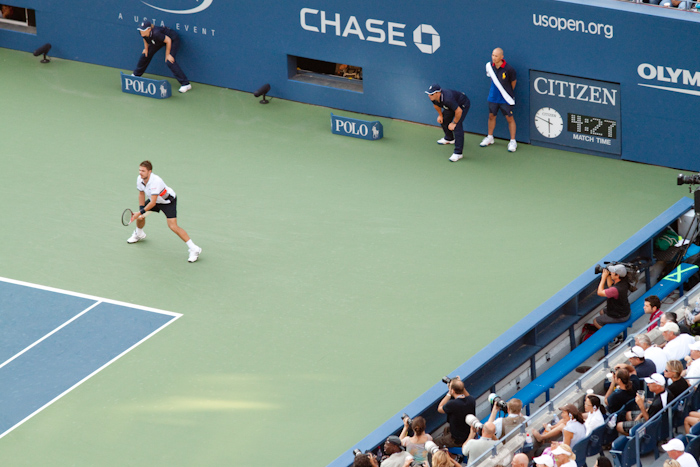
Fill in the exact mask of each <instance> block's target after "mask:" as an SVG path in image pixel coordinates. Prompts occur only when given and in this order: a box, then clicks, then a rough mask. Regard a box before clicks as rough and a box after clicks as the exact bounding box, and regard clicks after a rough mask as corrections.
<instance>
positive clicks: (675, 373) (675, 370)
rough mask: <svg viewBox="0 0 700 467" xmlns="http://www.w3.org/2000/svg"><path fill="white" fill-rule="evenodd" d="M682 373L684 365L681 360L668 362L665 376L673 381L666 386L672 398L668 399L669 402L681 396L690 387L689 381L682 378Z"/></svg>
mask: <svg viewBox="0 0 700 467" xmlns="http://www.w3.org/2000/svg"><path fill="white" fill-rule="evenodd" d="M682 373H683V364H682V363H681V362H680V361H679V360H669V361H667V362H666V369H665V370H664V376H665V377H666V378H668V379H670V380H671V382H670V383H668V382H667V384H666V391H668V394H669V396H670V397H669V398H668V401H669V402H671V401H672V400H673V399H675V398H676V397H678V396H680V395H681V394H682V393H683V391H685V390H686V389H688V388H689V387H690V385H689V384H688V381H686V379H685V378H683V377H682V376H681V374H682Z"/></svg>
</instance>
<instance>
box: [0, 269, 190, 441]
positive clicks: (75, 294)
mask: <svg viewBox="0 0 700 467" xmlns="http://www.w3.org/2000/svg"><path fill="white" fill-rule="evenodd" d="M0 282H7V283H9V284H16V285H23V286H26V287H32V288H35V289H40V290H46V291H48V292H56V293H60V294H64V295H71V296H73V297H80V298H86V299H90V300H95V301H97V303H95V304H93V305H92V306H90V307H89V308H87V309H86V310H84V311H82V312H81V313H80V314H79V315H77V316H75V317H73V318H72V319H70V320H68V321H67V322H66V323H64V324H63V325H61V326H60V327H59V328H57V329H55V330H54V331H52V332H51V333H49V334H47V335H46V336H44V337H43V338H42V339H41V340H43V339H45V338H47V337H49V336H50V335H51V334H53V333H54V332H56V331H58V330H59V329H60V328H62V327H64V326H65V325H67V324H69V323H70V322H71V321H73V320H75V319H76V318H78V316H81V315H83V314H85V313H86V312H88V311H89V310H91V309H92V308H94V307H96V306H97V305H99V304H100V303H110V304H113V305H119V306H124V307H128V308H135V309H137V310H143V311H148V312H151V313H160V314H164V315H168V316H172V317H173V319H171V320H169V321H168V322H167V323H165V324H163V325H162V326H160V327H159V328H158V329H156V330H154V331H153V332H151V333H150V334H148V335H147V336H146V337H144V338H143V339H141V340H140V341H138V342H136V343H135V344H134V345H132V346H131V347H129V348H128V349H126V350H124V351H123V352H122V353H120V354H119V355H117V356H116V357H114V358H113V359H111V360H110V361H108V362H107V363H105V364H104V365H102V366H101V367H99V368H98V369H96V370H95V371H93V372H92V373H90V374H89V375H87V376H86V377H84V378H83V379H81V380H80V381H78V382H77V383H75V384H74V385H73V386H71V387H70V388H68V389H66V390H65V391H63V392H62V393H61V394H59V395H58V396H56V397H54V398H53V399H51V400H50V401H49V402H47V403H46V404H44V405H43V406H41V407H39V408H38V409H37V410H35V411H34V412H32V413H31V414H29V415H27V416H26V417H25V418H24V419H22V420H21V421H19V422H17V423H16V424H15V425H14V426H12V427H10V428H8V429H7V430H6V431H5V432H3V433H0V439H2V438H3V437H4V436H5V435H7V434H8V433H10V432H11V431H12V430H14V429H15V428H17V427H19V426H20V425H22V424H23V423H24V422H26V421H27V420H29V419H30V418H32V417H33V416H34V415H36V414H38V413H39V412H41V411H42V410H44V409H45V408H46V407H48V406H50V405H51V404H53V403H54V402H56V401H57V400H59V399H60V398H61V397H63V396H65V395H66V394H68V393H69V392H71V391H72V390H73V389H75V388H77V387H78V386H80V385H81V384H83V383H84V382H85V381H87V380H88V379H90V378H92V377H93V376H95V375H96V374H97V373H99V372H100V371H102V370H103V369H105V368H106V367H108V366H109V365H111V364H112V363H113V362H115V361H117V360H118V359H119V358H121V357H122V356H124V355H125V354H127V353H128V352H130V351H131V350H133V349H134V348H136V347H137V346H139V345H141V344H142V343H143V342H145V341H146V340H148V339H150V338H151V337H153V335H155V334H156V333H157V332H159V331H160V330H162V329H163V328H165V327H166V326H168V325H169V324H171V323H173V322H174V321H175V320H177V319H178V318H180V317H182V313H174V312H172V311H165V310H159V309H157V308H150V307H146V306H141V305H134V304H132V303H126V302H120V301H117V300H110V299H108V298H102V297H96V296H93V295H86V294H81V293H78V292H70V291H68V290H62V289H57V288H54V287H47V286H44V285H38V284H32V283H30V282H23V281H18V280H15V279H9V278H7V277H0ZM38 343H39V341H37V342H35V343H34V344H32V345H31V346H30V347H27V348H26V349H24V350H23V351H22V352H20V354H22V353H24V352H26V351H27V350H29V349H30V348H31V347H33V346H34V345H36V344H38ZM20 354H17V355H15V356H14V357H12V358H11V359H9V360H8V361H6V362H4V363H3V364H2V365H0V368H2V367H3V366H5V365H7V364H8V363H9V362H10V361H11V360H13V359H15V358H17V357H18V356H19V355H20Z"/></svg>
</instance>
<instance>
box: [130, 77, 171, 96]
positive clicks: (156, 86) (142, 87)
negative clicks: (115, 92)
mask: <svg viewBox="0 0 700 467" xmlns="http://www.w3.org/2000/svg"><path fill="white" fill-rule="evenodd" d="M121 76H122V92H126V93H129V94H137V95H139V96H146V97H153V98H154V99H166V98H168V97H170V96H171V95H172V89H171V87H170V83H169V82H168V81H166V80H164V79H163V80H155V79H148V78H142V77H140V76H129V75H125V74H124V73H122V74H121Z"/></svg>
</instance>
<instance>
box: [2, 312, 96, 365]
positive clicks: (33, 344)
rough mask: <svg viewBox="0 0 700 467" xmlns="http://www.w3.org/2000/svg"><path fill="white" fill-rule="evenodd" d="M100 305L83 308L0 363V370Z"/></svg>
mask: <svg viewBox="0 0 700 467" xmlns="http://www.w3.org/2000/svg"><path fill="white" fill-rule="evenodd" d="M100 303H102V302H100V301H98V302H95V303H93V304H92V305H90V306H89V307H87V308H85V309H84V310H83V311H81V312H80V313H78V314H77V315H75V316H73V317H72V318H71V319H69V320H68V321H66V322H65V323H63V324H61V325H60V326H59V327H57V328H56V329H54V330H53V331H51V332H49V333H48V334H46V335H44V336H43V337H42V338H40V339H38V340H36V341H34V342H32V343H31V344H29V346H27V347H25V348H24V349H22V350H20V351H19V352H18V353H16V354H14V355H13V356H12V357H10V358H8V359H7V360H5V361H4V362H2V363H1V364H0V368H2V367H4V366H5V365H7V364H8V363H10V362H12V361H13V360H14V359H16V358H17V357H19V356H20V355H22V354H23V353H25V352H27V351H29V350H30V349H32V348H34V347H35V346H36V345H38V344H39V343H41V342H43V341H44V340H45V339H48V338H49V337H51V336H52V335H54V334H55V333H57V332H58V331H60V330H61V329H63V328H64V327H66V326H68V325H69V324H70V323H72V322H73V321H75V320H76V319H78V318H80V317H81V316H83V315H84V314H85V313H87V312H88V311H90V310H92V309H93V308H95V307H96V306H97V305H99V304H100Z"/></svg>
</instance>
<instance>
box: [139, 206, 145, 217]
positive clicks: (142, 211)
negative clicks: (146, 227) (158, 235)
mask: <svg viewBox="0 0 700 467" xmlns="http://www.w3.org/2000/svg"><path fill="white" fill-rule="evenodd" d="M139 212H140V213H141V215H142V216H143V215H144V214H146V210H145V209H144V208H139Z"/></svg>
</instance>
